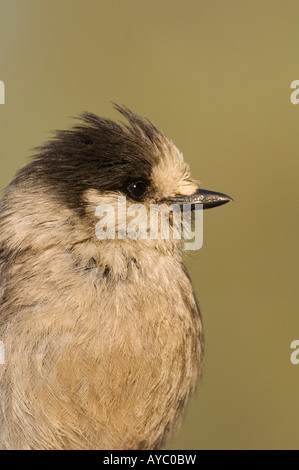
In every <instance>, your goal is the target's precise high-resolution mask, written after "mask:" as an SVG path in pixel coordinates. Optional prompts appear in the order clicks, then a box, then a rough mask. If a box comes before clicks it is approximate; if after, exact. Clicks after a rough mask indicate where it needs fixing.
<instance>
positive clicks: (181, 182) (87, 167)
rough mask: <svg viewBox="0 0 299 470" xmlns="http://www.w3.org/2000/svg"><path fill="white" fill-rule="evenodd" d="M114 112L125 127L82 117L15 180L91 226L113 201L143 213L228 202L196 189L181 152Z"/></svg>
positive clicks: (146, 124)
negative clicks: (100, 208) (173, 206)
mask: <svg viewBox="0 0 299 470" xmlns="http://www.w3.org/2000/svg"><path fill="white" fill-rule="evenodd" d="M116 109H117V110H118V111H119V112H120V113H121V114H122V115H123V116H124V117H125V118H126V119H127V121H128V124H127V125H120V124H118V123H115V122H114V121H112V120H109V119H104V118H101V117H98V116H96V115H94V114H91V113H84V114H83V115H82V116H81V119H82V121H83V123H82V124H79V125H77V126H75V127H73V128H72V129H71V130H64V131H58V132H57V133H56V134H55V137H54V139H52V140H51V141H49V142H48V143H47V144H45V145H44V146H43V147H40V148H39V152H38V154H37V155H36V157H35V159H34V160H33V162H31V164H30V165H28V166H27V167H26V168H25V169H24V170H23V171H21V172H20V173H19V177H18V178H17V179H21V180H22V179H24V178H25V179H26V184H27V185H29V186H30V184H33V185H39V186H41V187H42V188H43V190H45V188H46V189H47V191H48V193H49V194H51V195H54V196H55V198H56V199H57V200H58V201H59V202H60V203H61V204H63V206H64V207H66V206H67V207H68V208H69V209H70V210H72V211H75V213H76V215H77V216H78V217H80V218H81V219H82V218H83V219H84V218H85V220H86V221H87V222H88V223H90V224H91V226H92V221H93V222H94V223H95V222H96V217H95V213H96V209H97V207H98V206H99V205H100V204H110V205H112V206H113V207H115V208H116V206H117V203H118V200H119V199H118V198H119V196H123V197H125V198H126V201H127V205H128V206H130V205H132V204H136V203H138V204H142V205H143V206H144V207H145V208H146V210H147V211H149V210H150V206H151V205H152V204H155V205H157V204H158V205H159V204H174V203H176V204H179V205H181V204H183V203H189V204H192V205H193V207H195V205H196V204H202V205H203V206H202V207H203V208H204V209H205V208H209V207H214V206H217V205H221V204H224V203H226V202H228V201H230V200H231V199H230V198H229V197H228V196H226V195H224V194H221V193H215V192H211V191H205V190H202V189H199V185H198V183H197V182H196V181H195V180H193V179H192V178H191V175H190V169H189V166H188V165H187V164H186V163H185V161H184V159H183V155H182V154H181V152H180V151H179V150H178V149H177V148H176V146H175V145H174V144H173V143H172V142H171V141H170V140H169V139H168V138H167V137H166V136H165V135H164V134H163V133H162V132H161V131H160V130H158V129H157V127H155V125H154V124H152V123H151V122H150V121H149V120H146V119H144V118H142V117H140V116H138V115H136V114H134V113H133V112H131V111H130V110H129V109H127V108H126V107H120V106H118V105H116ZM93 228H94V227H93Z"/></svg>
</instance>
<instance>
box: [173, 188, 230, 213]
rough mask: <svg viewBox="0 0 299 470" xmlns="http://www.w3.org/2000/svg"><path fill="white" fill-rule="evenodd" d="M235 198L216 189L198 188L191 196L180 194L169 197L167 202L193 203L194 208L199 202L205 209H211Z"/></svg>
mask: <svg viewBox="0 0 299 470" xmlns="http://www.w3.org/2000/svg"><path fill="white" fill-rule="evenodd" d="M230 201H233V199H232V198H231V197H229V196H227V195H226V194H222V193H216V192H215V191H208V190H206V189H198V190H197V191H196V192H195V193H194V194H191V195H190V196H184V195H181V194H180V195H178V196H174V197H172V198H169V199H167V200H166V201H165V202H168V203H170V204H180V205H182V204H192V206H193V205H194V209H195V208H196V205H197V204H202V206H203V209H210V208H211V207H216V206H221V205H222V204H226V203H227V202H230Z"/></svg>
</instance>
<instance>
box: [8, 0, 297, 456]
mask: <svg viewBox="0 0 299 470" xmlns="http://www.w3.org/2000/svg"><path fill="white" fill-rule="evenodd" d="M298 18H299V2H298V0H293V1H292V0H280V1H278V0H251V1H248V0H245V1H244V0H239V1H237V0H227V1H223V0H0V79H1V80H3V81H4V83H5V86H6V104H5V105H1V106H0V155H1V175H0V185H1V187H2V188H3V187H5V186H6V185H7V184H8V183H9V181H10V180H11V179H12V177H13V176H14V173H15V171H16V170H17V169H18V168H20V167H21V166H23V165H24V164H25V163H26V161H27V159H28V157H29V156H30V154H31V149H32V148H33V147H35V146H37V145H39V144H41V143H42V142H43V141H45V140H46V139H48V138H49V137H50V135H51V133H50V131H52V130H54V129H60V128H66V127H69V126H70V125H71V124H72V122H73V121H72V119H71V117H72V116H76V115H78V114H79V113H81V112H82V111H83V110H88V111H92V112H95V113H98V114H101V115H104V116H107V117H111V118H113V119H119V116H118V115H117V113H116V111H115V110H114V109H113V106H112V104H111V101H115V102H117V103H120V104H126V105H127V106H128V107H130V108H131V109H132V110H134V111H135V112H137V113H139V114H142V115H145V116H147V117H149V118H150V119H151V120H152V121H153V122H154V123H155V124H156V125H157V126H158V127H160V128H162V129H163V130H164V131H165V133H166V134H167V135H168V136H169V137H170V138H171V139H172V140H173V141H174V142H175V143H176V145H177V146H178V147H179V148H180V149H181V150H182V151H183V153H184V156H185V159H186V160H187V161H188V162H189V163H190V166H191V169H192V173H193V176H194V177H195V178H197V179H199V180H200V181H201V183H202V187H204V188H206V189H212V190H218V191H221V192H225V193H227V194H229V195H231V196H232V197H233V198H234V203H230V204H228V205H226V206H223V207H220V208H217V209H213V210H211V211H207V212H205V213H204V245H203V247H202V249H201V250H199V251H198V252H190V253H189V254H188V261H187V263H188V267H189V269H190V272H191V275H192V279H193V281H194V284H195V287H196V291H197V293H198V297H199V302H200V306H201V309H202V315H203V320H204V327H205V336H206V355H205V362H204V373H203V378H202V381H201V383H200V384H199V385H198V390H197V393H196V395H195V396H194V398H193V399H192V400H191V403H190V406H189V407H188V412H187V414H186V416H185V419H184V422H183V425H182V427H181V428H180V430H179V432H178V433H177V435H176V436H174V438H173V439H172V440H171V441H170V442H169V443H168V445H167V448H169V449H247V448H248V449H254V448H256V449H264V448H271V449H280V448H281V449H285V448H291V449H298V447H299V440H298V434H299V399H298V398H299V365H298V366H295V365H292V364H291V362H290V355H291V349H290V343H291V342H292V341H293V340H295V339H299V310H298V290H299V286H298V278H299V276H298V274H299V273H298V235H299V220H298V205H299V189H298V176H299V153H298V150H299V148H298V147H299V144H298V143H299V138H298V124H299V105H298V106H295V105H293V104H291V101H290V94H291V90H290V84H291V82H292V81H293V80H296V79H299V49H298V46H299V41H298V40H299V27H298V21H299V20H298Z"/></svg>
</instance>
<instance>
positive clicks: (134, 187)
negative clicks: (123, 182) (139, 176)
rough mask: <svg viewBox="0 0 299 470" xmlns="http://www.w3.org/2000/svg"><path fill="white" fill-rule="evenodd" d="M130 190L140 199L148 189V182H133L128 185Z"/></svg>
mask: <svg viewBox="0 0 299 470" xmlns="http://www.w3.org/2000/svg"><path fill="white" fill-rule="evenodd" d="M128 191H129V193H130V195H131V196H132V197H133V199H140V198H142V196H144V195H145V193H146V191H147V186H146V183H145V182H144V181H136V182H134V183H131V184H129V186H128Z"/></svg>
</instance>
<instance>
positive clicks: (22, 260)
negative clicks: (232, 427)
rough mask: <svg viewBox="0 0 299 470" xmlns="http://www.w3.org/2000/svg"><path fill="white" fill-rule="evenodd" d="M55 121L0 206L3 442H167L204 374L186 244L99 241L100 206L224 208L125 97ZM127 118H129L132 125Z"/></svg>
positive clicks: (30, 445) (104, 445)
mask: <svg viewBox="0 0 299 470" xmlns="http://www.w3.org/2000/svg"><path fill="white" fill-rule="evenodd" d="M114 106H115V108H116V110H117V111H118V112H119V113H120V116H121V121H117V122H116V121H114V120H111V119H108V118H104V117H100V116H98V115H96V114H93V113H90V112H84V113H82V114H81V115H80V116H79V117H78V118H77V119H78V120H79V122H76V123H75V124H76V125H74V126H73V127H70V128H69V129H65V130H60V131H56V132H55V133H54V135H53V136H52V137H51V138H50V139H49V141H48V142H46V143H45V144H43V145H41V146H39V147H37V148H36V149H35V153H34V155H33V156H32V159H31V160H30V162H29V163H28V164H27V165H26V166H24V167H23V168H21V169H20V170H19V171H18V172H17V174H16V176H15V178H14V179H13V181H12V182H11V183H10V184H9V185H8V186H7V188H5V190H4V192H3V197H2V200H1V202H0V340H1V342H3V345H4V350H5V361H4V364H2V365H0V448H1V449H3V450H153V449H162V448H163V446H165V442H166V441H167V439H168V438H169V437H170V436H171V435H172V434H173V432H174V430H176V429H177V428H178V426H179V425H180V423H181V422H182V419H183V416H184V413H185V409H186V406H187V403H188V400H189V398H190V396H191V395H192V394H193V393H194V392H195V389H196V385H197V382H198V379H199V377H200V376H201V372H202V365H203V356H204V333H203V324H202V318H201V313H200V309H199V304H198V300H197V297H196V293H195V289H194V287H193V284H192V281H191V278H190V276H189V274H188V271H187V268H186V266H185V262H184V240H178V239H174V238H171V237H169V239H162V238H161V237H159V236H158V238H157V239H135V240H134V239H131V238H128V237H127V238H125V237H120V238H119V239H118V238H117V237H115V238H114V239H110V238H109V239H108V238H107V239H100V238H99V237H97V235H96V231H95V226H96V224H97V222H98V221H99V219H98V218H97V217H96V215H95V214H96V209H97V207H99V205H101V204H110V205H112V207H116V204H117V200H118V198H119V197H125V198H126V201H127V204H128V206H130V205H133V204H142V205H143V206H144V207H145V208H146V211H149V208H150V205H151V204H156V205H158V206H159V204H162V203H163V204H164V205H165V203H166V204H174V203H177V204H179V205H182V204H183V203H189V204H191V205H192V207H191V209H190V211H191V212H193V213H194V211H195V210H196V207H197V205H199V204H201V206H202V208H203V209H206V208H210V207H215V206H218V205H221V204H225V203H226V202H229V201H231V200H232V199H231V198H230V197H229V196H226V195H224V194H222V193H217V192H214V191H208V190H203V189H201V188H200V185H199V183H197V181H196V180H194V179H192V177H191V173H190V167H189V165H188V164H187V163H186V162H185V161H184V158H183V155H182V153H181V152H180V151H179V150H178V148H177V147H176V146H175V145H174V143H173V142H172V140H170V139H169V138H167V137H166V136H165V134H164V133H163V132H162V131H161V130H159V129H158V128H157V127H156V126H155V125H154V124H153V123H152V122H151V121H150V120H149V119H147V118H145V117H143V116H140V115H138V114H135V113H134V112H133V111H131V110H130V109H129V108H127V107H126V106H120V105H117V104H114ZM123 120H125V122H123Z"/></svg>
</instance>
